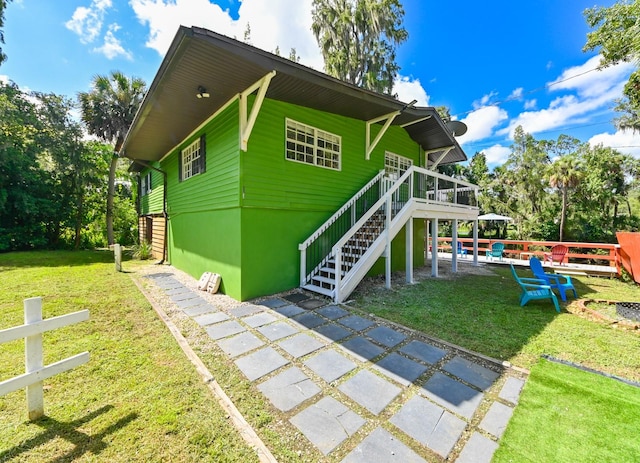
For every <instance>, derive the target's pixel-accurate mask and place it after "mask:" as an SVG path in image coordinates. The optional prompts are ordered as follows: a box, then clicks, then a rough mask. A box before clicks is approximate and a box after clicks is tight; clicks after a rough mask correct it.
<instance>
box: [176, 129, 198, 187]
mask: <svg viewBox="0 0 640 463" xmlns="http://www.w3.org/2000/svg"><path fill="white" fill-rule="evenodd" d="M194 153H196V154H197V156H194ZM200 156H202V153H201V151H200V138H196V139H195V140H194V141H193V143H191V144H190V145H189V146H187V147H186V148H184V149H183V150H182V152H181V156H180V158H181V159H182V180H187V179H189V178H191V177H194V176H196V175H199V174H201V172H199V171H198V172H196V173H193V166H194V165H196V164H199V161H198V160H199V159H200Z"/></svg>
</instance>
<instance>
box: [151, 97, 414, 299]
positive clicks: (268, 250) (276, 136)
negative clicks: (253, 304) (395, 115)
mask: <svg viewBox="0 0 640 463" xmlns="http://www.w3.org/2000/svg"><path fill="white" fill-rule="evenodd" d="M238 115H239V111H238V103H234V104H232V105H230V106H229V108H227V109H226V110H225V111H224V112H223V113H222V114H220V115H219V116H218V117H216V119H215V120H213V121H211V122H210V123H209V124H207V126H206V127H205V128H204V129H203V130H202V131H201V132H199V133H197V134H194V136H193V137H192V138H191V139H189V140H186V141H185V143H184V144H183V145H182V146H180V147H179V149H176V150H175V151H174V152H172V153H171V154H170V155H169V156H167V157H166V158H165V159H164V160H163V161H162V165H161V168H162V169H163V170H164V171H166V172H167V211H168V215H169V222H168V251H169V254H168V255H169V261H170V263H171V264H172V265H174V266H176V267H177V268H180V269H182V270H184V271H186V272H187V273H189V274H190V275H192V276H193V277H195V278H199V277H200V275H201V274H202V273H203V272H205V271H210V272H216V273H220V274H221V275H222V285H221V288H220V290H221V292H224V293H226V294H228V295H230V296H232V297H234V298H236V299H239V300H247V299H250V298H254V297H258V296H263V295H267V294H273V293H276V292H280V291H284V290H287V289H291V288H295V287H297V286H298V284H299V279H300V275H299V272H300V270H299V268H300V263H299V262H300V253H299V251H298V244H299V243H301V242H302V241H304V240H305V239H306V238H307V237H308V236H309V235H310V234H311V233H312V232H313V231H314V230H315V229H316V228H317V227H318V226H319V225H320V224H322V222H324V221H325V220H326V219H327V218H329V217H330V216H331V215H332V214H333V213H334V212H335V211H336V210H337V209H338V208H339V207H340V206H342V205H343V204H344V202H345V201H347V200H348V199H349V198H350V197H351V196H352V195H353V194H354V193H355V192H357V191H358V190H359V189H360V188H361V187H362V186H363V185H364V184H366V183H367V182H368V181H369V180H370V179H371V178H372V177H373V176H374V175H376V174H377V172H379V171H380V170H381V169H383V168H384V154H385V151H391V152H393V153H395V154H398V155H401V156H405V157H408V158H410V159H413V161H414V163H415V164H419V160H420V156H421V153H420V148H419V146H418V145H417V144H416V143H415V142H413V140H411V139H410V137H409V136H408V134H407V133H406V131H405V130H404V129H402V128H400V127H391V128H390V129H389V130H388V131H387V133H386V134H385V136H384V137H383V138H382V140H381V141H380V143H379V144H378V145H377V147H376V149H375V150H374V151H373V153H372V155H371V159H370V160H366V159H365V127H366V125H365V122H363V121H358V120H354V119H349V118H345V117H342V116H337V115H333V114H327V113H323V112H320V111H315V110H311V109H309V108H303V107H298V106H294V105H290V104H286V103H282V102H278V101H272V100H268V99H266V100H265V101H264V103H263V105H262V108H261V111H260V114H259V115H258V118H257V120H256V123H255V126H254V128H253V132H252V134H251V137H250V139H249V143H248V151H247V152H242V151H240V149H239V133H238V130H239V129H238V125H239V124H238V119H239V116H238ZM286 118H290V119H293V120H296V121H298V122H301V123H304V124H307V125H311V126H313V127H316V128H318V129H321V130H324V131H326V132H330V133H333V134H336V135H339V136H340V137H341V147H342V150H341V170H340V171H336V170H331V169H326V168H322V167H318V166H313V165H307V164H303V163H297V162H293V161H289V160H287V159H286V158H285V120H286ZM378 130H380V126H379V125H376V126H374V128H373V130H372V138H373V137H375V135H376V133H377V131H378ZM202 133H205V134H206V137H207V138H206V166H207V167H206V172H205V173H203V174H199V175H196V176H194V177H192V178H190V179H187V180H185V181H183V182H180V181H179V179H178V172H179V169H178V162H179V153H180V149H182V148H183V147H184V146H187V145H188V144H189V143H191V142H192V141H193V140H194V139H196V137H199V136H200V135H202ZM156 174H157V173H156ZM158 178H159V175H158ZM154 188H155V183H154ZM152 193H155V191H154V192H152ZM147 207H150V206H147ZM148 210H150V209H148ZM416 225H417V226H416V227H415V228H416V229H415V232H416V239H415V241H416V251H415V255H416V261H415V263H416V265H422V262H423V261H424V257H423V256H424V254H423V252H422V241H423V239H422V235H420V234H421V233H422V229H423V228H422V227H420V226H419V225H418V224H416ZM404 239H405V238H404V232H402V233H401V234H400V235H399V236H398V237H397V238H396V240H394V245H393V246H394V248H393V249H394V251H393V267H394V268H395V269H402V268H404V254H405V253H404ZM377 267H379V265H377V266H376V268H377ZM382 269H384V266H382Z"/></svg>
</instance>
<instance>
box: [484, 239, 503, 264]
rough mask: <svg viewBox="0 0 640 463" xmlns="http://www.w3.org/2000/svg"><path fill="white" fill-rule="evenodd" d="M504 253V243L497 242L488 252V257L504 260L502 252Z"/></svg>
mask: <svg viewBox="0 0 640 463" xmlns="http://www.w3.org/2000/svg"><path fill="white" fill-rule="evenodd" d="M503 251H504V243H500V242H495V243H492V244H491V249H489V250H488V251H487V257H488V258H489V259H491V260H493V258H494V257H497V258H498V259H500V260H502V252H503Z"/></svg>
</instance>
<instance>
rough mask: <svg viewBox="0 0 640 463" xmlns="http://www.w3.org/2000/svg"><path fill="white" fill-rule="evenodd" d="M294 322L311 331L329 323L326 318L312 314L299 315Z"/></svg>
mask: <svg viewBox="0 0 640 463" xmlns="http://www.w3.org/2000/svg"><path fill="white" fill-rule="evenodd" d="M292 320H294V321H295V322H296V323H300V324H301V325H302V326H304V327H306V328H309V329H313V328H315V327H316V326H320V325H324V324H325V323H326V322H327V321H326V320H325V319H324V318H322V317H320V316H318V315H316V314H314V313H310V312H305V313H303V314H302V315H298V316H297V317H294V318H293V319H292Z"/></svg>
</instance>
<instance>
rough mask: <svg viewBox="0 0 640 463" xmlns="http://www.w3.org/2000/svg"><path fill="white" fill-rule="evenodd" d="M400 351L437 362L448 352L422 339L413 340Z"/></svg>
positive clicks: (430, 361)
mask: <svg viewBox="0 0 640 463" xmlns="http://www.w3.org/2000/svg"><path fill="white" fill-rule="evenodd" d="M400 352H402V353H403V354H407V355H409V356H410V357H413V358H415V359H418V360H421V361H423V362H426V363H437V362H438V361H439V360H440V359H441V358H442V357H444V356H445V355H446V354H447V351H446V350H442V349H440V348H438V347H435V346H432V345H431V344H427V343H424V342H421V341H411V342H410V343H409V344H407V345H406V346H404V347H403V348H402V349H400Z"/></svg>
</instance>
